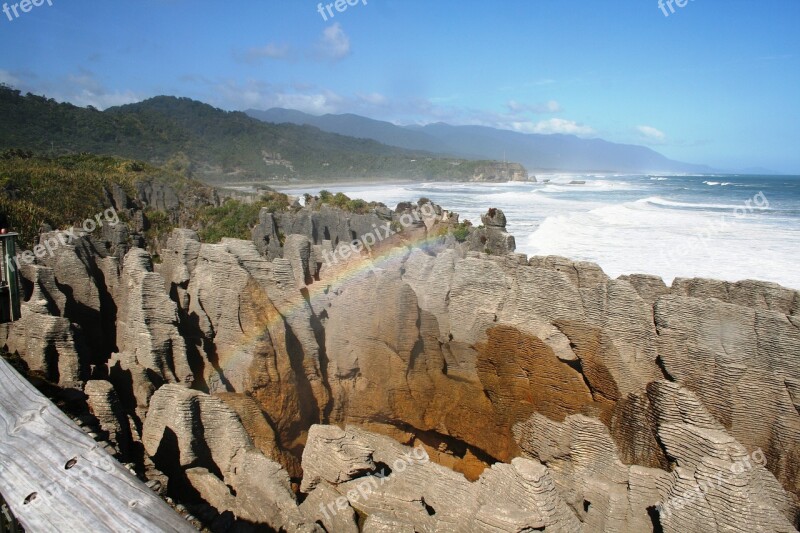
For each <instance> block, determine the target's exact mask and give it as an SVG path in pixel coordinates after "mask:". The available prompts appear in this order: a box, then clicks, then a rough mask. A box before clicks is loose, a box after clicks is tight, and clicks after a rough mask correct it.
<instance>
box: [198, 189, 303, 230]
mask: <svg viewBox="0 0 800 533" xmlns="http://www.w3.org/2000/svg"><path fill="white" fill-rule="evenodd" d="M262 208H266V209H267V210H268V211H269V212H270V213H276V212H278V211H285V210H287V209H288V208H289V198H288V197H287V196H286V195H285V194H282V193H275V192H273V193H267V194H265V195H263V196H262V197H261V198H259V199H258V201H256V202H253V203H246V202H241V201H239V200H234V199H228V200H226V201H225V203H224V204H222V205H221V206H220V207H211V206H208V207H204V208H201V209H200V211H199V212H198V217H197V221H198V223H199V225H200V226H201V228H202V229H201V230H200V231H199V233H198V234H199V235H200V239H201V240H202V241H203V242H208V243H217V242H220V241H221V240H222V238H223V237H232V238H236V239H245V240H249V239H250V238H251V235H250V232H251V230H252V229H253V226H255V225H256V224H258V214H259V213H260V212H261V209H262Z"/></svg>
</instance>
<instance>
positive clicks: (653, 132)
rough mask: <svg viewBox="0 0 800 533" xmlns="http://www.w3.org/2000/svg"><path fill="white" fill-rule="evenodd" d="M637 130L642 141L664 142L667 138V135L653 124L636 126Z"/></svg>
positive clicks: (651, 142)
mask: <svg viewBox="0 0 800 533" xmlns="http://www.w3.org/2000/svg"><path fill="white" fill-rule="evenodd" d="M636 131H637V132H639V135H640V137H641V140H642V141H645V142H647V143H649V144H664V142H666V140H667V135H666V134H665V133H664V132H663V131H661V130H659V129H656V128H654V127H652V126H636Z"/></svg>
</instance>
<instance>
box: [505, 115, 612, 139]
mask: <svg viewBox="0 0 800 533" xmlns="http://www.w3.org/2000/svg"><path fill="white" fill-rule="evenodd" d="M513 126H514V127H513V128H512V129H514V130H516V131H519V132H521V133H562V134H565V135H577V136H579V137H590V136H592V135H595V134H596V132H595V130H594V128H592V127H591V126H587V125H585V124H580V123H578V122H575V121H574V120H567V119H563V118H551V119H548V120H541V121H539V122H519V123H515V124H513Z"/></svg>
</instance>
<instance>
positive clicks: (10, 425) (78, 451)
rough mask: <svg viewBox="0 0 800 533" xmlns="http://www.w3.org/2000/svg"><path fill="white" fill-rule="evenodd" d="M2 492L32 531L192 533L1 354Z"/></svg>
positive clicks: (156, 497) (19, 517)
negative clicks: (177, 532) (155, 532)
mask: <svg viewBox="0 0 800 533" xmlns="http://www.w3.org/2000/svg"><path fill="white" fill-rule="evenodd" d="M0 493H2V495H3V497H4V498H5V500H6V502H7V503H8V506H9V507H10V508H11V512H12V513H14V515H15V516H16V518H17V520H19V522H20V523H21V524H22V526H23V527H24V528H25V529H26V531H29V532H34V533H35V532H37V531H91V532H99V531H109V532H111V531H113V532H118V531H131V532H135V533H139V532H141V531H180V532H183V531H186V532H190V531H196V530H195V529H194V528H193V527H192V526H191V525H190V524H189V523H188V522H186V520H184V519H183V518H181V517H180V516H179V515H178V514H177V513H176V512H175V511H173V510H172V509H171V508H170V507H169V506H168V505H167V504H166V503H165V502H164V501H163V500H162V499H161V498H159V497H158V495H156V494H155V493H154V492H153V491H151V490H150V489H148V488H147V487H146V486H145V485H144V483H142V482H141V481H139V480H138V479H137V478H136V477H135V476H133V475H132V474H131V473H130V472H128V470H126V469H125V468H124V467H123V466H122V465H121V464H119V463H118V462H117V461H116V460H114V458H113V457H111V456H110V455H109V454H108V453H107V452H106V451H105V450H103V449H102V448H100V447H99V446H98V444H97V443H96V442H95V441H94V440H93V439H92V438H91V437H90V436H88V435H86V434H85V433H84V432H83V431H81V429H80V428H79V427H78V426H77V425H76V424H75V423H74V422H73V421H72V420H70V419H69V417H67V416H66V415H65V414H64V413H62V412H61V411H60V410H59V409H58V408H57V407H56V406H55V405H54V404H53V403H52V402H50V400H48V399H47V398H45V397H44V396H43V395H42V394H41V393H39V391H37V390H36V389H35V388H34V387H33V386H32V385H31V384H30V383H29V382H28V381H27V380H26V379H24V378H23V377H22V376H20V375H19V374H18V373H17V371H16V370H14V369H13V368H12V367H11V365H9V364H8V362H7V361H6V360H5V359H3V358H2V357H0Z"/></svg>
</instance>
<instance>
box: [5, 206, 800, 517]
mask: <svg viewBox="0 0 800 533" xmlns="http://www.w3.org/2000/svg"><path fill="white" fill-rule="evenodd" d="M158 201H162V200H158ZM163 202H166V203H169V199H167V198H164V199H163ZM457 221H458V216H457V215H455V214H452V213H449V212H448V211H446V210H444V209H442V208H440V207H439V206H433V205H432V204H426V203H421V205H415V204H401V205H400V206H398V208H397V209H396V210H394V211H391V210H388V209H385V208H376V209H373V210H372V212H370V213H368V214H362V215H355V214H352V213H345V212H343V211H340V210H338V209H335V208H329V207H327V206H323V207H322V208H320V209H309V208H307V209H302V210H299V211H296V212H282V213H270V212H267V211H266V210H264V211H262V213H261V216H260V219H259V223H258V225H256V226H255V227H254V228H253V231H252V237H253V238H252V240H237V239H223V241H222V242H220V243H218V244H206V243H201V242H200V239H199V238H198V236H197V234H196V233H195V232H193V231H191V230H184V229H181V230H175V231H174V232H173V233H172V234H171V236H170V237H169V239H168V241H167V243H166V245H165V246H164V247H163V248H162V250H161V254H160V259H161V262H160V263H156V264H154V263H153V261H152V259H151V258H150V256H149V254H148V253H147V252H146V251H144V250H143V249H141V248H136V247H134V248H131V249H130V250H122V251H120V250H117V249H116V248H117V246H122V244H121V243H120V244H115V243H114V242H112V241H108V240H99V239H97V238H95V237H94V236H92V235H83V236H81V237H80V238H79V239H77V240H76V241H75V242H74V243H73V244H72V245H69V246H65V247H62V248H60V249H59V250H58V251H57V253H56V256H55V257H53V258H52V259H51V260H48V261H47V262H46V264H45V263H42V264H35V265H31V266H29V267H26V269H24V270H23V271H22V275H23V277H24V279H25V283H24V284H25V287H26V296H27V301H26V302H25V303H24V304H23V318H22V320H20V321H19V322H17V323H15V324H13V325H12V326H11V327H8V328H6V329H4V330H2V335H1V336H0V342H3V343H4V344H6V346H7V348H8V350H10V351H12V352H16V353H18V354H19V356H21V358H22V359H23V360H24V362H25V364H26V365H27V367H28V370H29V372H31V373H34V374H36V375H38V376H42V377H44V378H45V379H47V380H48V381H50V382H54V383H58V384H60V386H61V387H62V388H63V390H65V391H70V397H71V398H73V401H77V404H76V405H77V406H76V407H73V408H74V409H76V410H81V409H83V411H84V412H85V413H84V414H86V415H87V416H91V417H94V418H95V419H96V426H97V427H99V428H100V429H101V430H102V432H103V433H104V437H105V438H106V440H107V441H108V443H109V444H110V445H111V446H113V447H115V448H116V451H117V453H118V455H119V457H120V459H121V460H123V461H126V462H130V463H131V464H132V465H135V469H136V470H137V472H138V473H139V475H141V476H143V477H146V478H148V479H150V480H151V481H153V480H157V481H158V483H157V487H158V490H160V491H161V492H163V493H164V494H165V495H170V496H171V497H173V498H178V499H179V500H180V501H181V503H182V504H183V505H185V506H186V508H188V509H189V511H191V512H192V514H193V515H194V517H197V518H198V520H199V521H200V522H202V524H203V525H205V526H206V527H209V528H210V529H211V530H215V531H226V530H229V529H231V528H236V527H239V528H247V527H255V526H256V525H265V526H268V527H271V528H274V529H278V530H285V531H323V530H326V531H337V532H338V531H354V532H355V531H532V530H543V531H585V532H589V531H631V532H634V531H636V532H638V531H674V532H685V531H698V532H699V531H738V530H741V531H794V530H795V528H796V527H797V526H798V517H799V516H800V514H799V511H800V507H799V506H798V496H799V495H800V446H799V445H798V443H800V293H798V292H797V291H795V290H791V289H787V288H784V287H780V286H778V285H775V284H770V283H763V282H756V281H743V282H739V283H725V282H718V281H713V280H701V279H691V280H689V279H679V280H676V281H675V282H674V283H673V285H672V286H671V287H668V286H666V285H665V284H664V283H663V282H662V281H661V280H660V279H658V278H655V277H651V276H646V275H632V276H623V277H620V278H618V279H610V278H609V277H608V276H607V275H605V274H604V273H603V271H602V270H601V269H600V268H599V267H597V266H596V265H594V264H591V263H584V262H574V261H570V260H568V259H565V258H560V257H533V258H527V257H525V256H524V255H522V254H515V253H514V241H513V237H512V236H510V235H508V234H507V233H506V232H505V216H504V215H503V213H502V212H501V211H499V210H494V209H493V210H490V211H489V212H487V214H486V215H485V216H484V219H483V226H482V227H480V228H474V229H472V230H471V232H470V234H469V235H468V236H467V238H466V240H464V242H459V241H458V240H457V239H456V238H455V237H454V235H453V232H452V229H453V227H454V225H455V224H456V223H457ZM367 235H371V236H372V237H370V238H367ZM345 245H346V246H347V248H349V249H350V252H348V253H342V252H337V253H334V252H336V251H337V250H340V251H341V250H342V246H345ZM123 252H124V253H123ZM109 328H111V329H109ZM74 398H78V399H77V400H74ZM154 486H155V485H154Z"/></svg>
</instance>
